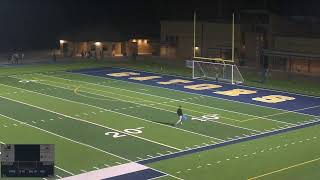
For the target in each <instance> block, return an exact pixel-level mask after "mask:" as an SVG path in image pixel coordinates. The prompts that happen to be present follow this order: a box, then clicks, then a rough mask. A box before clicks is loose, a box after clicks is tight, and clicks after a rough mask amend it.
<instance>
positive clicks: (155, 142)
mask: <svg viewBox="0 0 320 180" xmlns="http://www.w3.org/2000/svg"><path fill="white" fill-rule="evenodd" d="M4 86H7V85H4ZM8 87H11V88H16V87H12V86H8ZM18 89H20V88H18ZM26 91H28V92H32V93H36V94H40V95H43V96H48V97H52V98H56V99H60V100H63V101H68V102H73V103H78V104H82V105H87V106H91V107H95V108H99V109H103V108H100V107H96V106H92V105H88V104H85V103H80V102H75V101H70V100H67V99H63V98H58V97H55V96H50V95H46V94H41V93H37V92H34V91H29V90H26ZM0 97H2V98H4V99H7V100H10V101H15V102H18V103H21V104H24V105H28V106H31V107H35V108H38V109H42V110H45V111H48V112H51V113H54V114H58V115H60V116H64V117H67V118H71V119H74V120H78V121H82V122H86V123H88V124H93V125H96V126H99V127H103V128H105V129H111V130H113V131H117V132H119V133H120V132H121V133H123V134H126V135H128V136H132V137H135V138H138V139H142V140H145V141H149V142H152V143H154V144H158V145H162V146H165V147H168V148H171V149H175V150H178V151H180V150H181V149H179V148H176V147H173V146H170V145H166V144H163V143H160V142H157V141H153V140H150V139H147V138H143V137H140V136H136V135H133V134H130V133H126V132H122V131H120V130H117V129H113V128H110V127H107V126H103V125H101V124H97V123H94V122H90V121H86V120H83V119H80V118H76V117H71V116H68V115H65V114H61V113H59V112H55V111H51V110H49V109H45V108H42V107H38V106H34V105H32V104H29V103H25V102H21V101H18V100H14V99H11V98H7V97H3V96H0ZM104 110H106V111H109V110H107V109H104ZM110 112H113V111H110ZM118 114H122V113H118ZM122 115H125V114H122ZM126 116H129V115H126ZM130 117H134V116H130Z"/></svg>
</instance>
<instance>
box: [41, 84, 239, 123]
mask: <svg viewBox="0 0 320 180" xmlns="http://www.w3.org/2000/svg"><path fill="white" fill-rule="evenodd" d="M37 79H38V80H44V79H41V78H37ZM45 81H48V82H52V83H57V84H62V85H66V84H65V83H62V82H55V81H50V80H47V79H46V80H45ZM38 83H39V82H38ZM42 84H45V83H42ZM69 86H73V87H75V89H74V93H75V94H77V95H80V94H79V93H78V91H79V88H80V87H81V86H78V85H72V84H69ZM83 89H89V90H90V89H91V90H95V91H100V92H104V93H108V94H114V95H118V96H123V97H127V98H131V99H136V100H139V101H142V102H151V103H154V104H160V105H163V106H167V107H171V108H172V107H174V108H176V106H173V105H168V104H163V103H160V102H154V101H150V100H145V99H142V98H137V97H132V96H127V95H123V94H117V93H112V92H108V91H104V90H100V89H95V88H89V87H83ZM80 91H81V90H80ZM129 102H130V101H129ZM131 102H132V103H134V101H131ZM136 103H138V102H137V101H136ZM184 109H185V110H187V111H191V112H195V113H199V114H202V115H203V114H207V113H205V112H201V111H196V110H192V109H188V108H184ZM220 117H222V118H225V119H229V120H231V121H236V122H243V121H242V120H237V119H233V118H228V117H224V116H220Z"/></svg>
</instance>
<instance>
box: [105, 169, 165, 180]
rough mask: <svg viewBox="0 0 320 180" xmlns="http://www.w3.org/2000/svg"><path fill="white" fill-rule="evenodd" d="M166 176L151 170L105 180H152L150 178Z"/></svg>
mask: <svg viewBox="0 0 320 180" xmlns="http://www.w3.org/2000/svg"><path fill="white" fill-rule="evenodd" d="M165 175H166V174H164V173H162V172H159V171H155V170H153V169H146V170H141V171H137V172H133V173H128V174H124V175H120V176H116V177H111V178H107V179H108V180H134V179H137V180H138V179H139V180H147V179H152V178H157V177H161V176H165ZM107 179H105V180H107Z"/></svg>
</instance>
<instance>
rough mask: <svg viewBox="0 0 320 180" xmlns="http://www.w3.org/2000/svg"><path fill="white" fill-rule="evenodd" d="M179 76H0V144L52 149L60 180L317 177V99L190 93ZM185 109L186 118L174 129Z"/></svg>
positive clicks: (108, 71) (88, 72) (102, 71)
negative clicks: (109, 175) (82, 179)
mask: <svg viewBox="0 0 320 180" xmlns="http://www.w3.org/2000/svg"><path fill="white" fill-rule="evenodd" d="M135 73H136V74H135ZM170 78H172V79H170ZM177 78H178V77H172V76H168V75H159V74H153V73H145V72H137V71H133V70H129V69H117V68H97V69H84V70H80V71H50V70H49V71H48V70H41V67H39V70H38V71H37V72H32V73H20V74H10V75H3V76H1V77H0V142H1V143H2V144H5V143H8V144H14V143H17V144H28V143H30V144H41V143H43V144H55V149H56V152H55V154H56V155H55V160H56V173H55V174H56V178H57V179H59V178H64V177H68V176H74V175H79V174H83V173H88V172H90V171H96V170H104V169H108V168H110V167H114V166H119V165H126V164H130V163H133V162H134V163H136V164H140V165H143V166H145V167H147V168H149V170H150V171H148V172H143V173H145V174H141V176H143V177H144V178H145V179H151V178H156V179H161V180H162V179H163V180H167V179H209V180H212V179H217V180H229V179H230V180H238V179H239V180H254V179H272V180H276V179H279V180H280V179H281V180H294V179H297V180H298V179H299V180H301V179H320V172H319V170H318V167H319V166H320V154H319V148H320V127H319V126H318V124H319V123H320V119H319V115H320V98H319V97H312V96H303V95H299V94H290V93H286V92H278V91H271V90H264V89H255V88H252V87H245V86H233V85H228V84H226V85H225V84H215V82H212V84H213V85H215V87H214V86H213V85H212V86H210V87H211V88H210V89H205V88H208V85H206V86H203V85H202V86H192V88H187V89H185V88H186V87H185V84H187V83H188V82H183V81H181V80H178V81H177ZM179 78H180V79H184V80H185V81H191V80H190V79H188V78H183V77H179ZM159 82H162V83H159ZM204 82H205V81H199V83H202V84H203V83H204ZM190 83H191V82H190ZM156 84H157V85H156ZM207 84H209V82H207ZM193 85H194V84H193ZM219 88H222V90H218V89H219ZM234 89H238V90H237V91H232V90H234ZM239 89H242V90H239ZM243 89H245V90H243ZM198 90H200V91H199V93H197V91H198ZM201 90H204V91H201ZM209 90H210V91H211V92H215V94H214V95H212V96H211V95H208V94H207V93H208V91H209ZM222 92H228V93H222ZM234 93H235V94H234ZM259 93H260V94H259ZM212 94H213V93H212ZM275 95H276V96H277V97H276V98H274V96H275ZM264 96H268V97H269V96H272V97H269V98H262V97H264ZM278 96H281V97H280V100H279V97H278ZM289 96H290V98H283V97H289ZM259 98H260V99H259ZM261 98H262V101H270V102H262V101H261ZM253 99H257V100H260V101H256V102H254V101H253ZM270 99H272V101H271V100H270ZM179 105H181V106H182V109H183V112H184V114H186V115H187V116H188V120H187V121H185V122H184V123H183V124H182V125H177V126H175V125H174V124H175V122H177V120H178V117H177V115H176V109H177V108H178V106H179ZM212 115H214V116H217V117H219V119H206V118H205V117H209V116H212ZM192 118H193V120H192ZM195 119H198V120H195ZM199 119H200V120H202V121H200V120H199ZM131 175H132V173H131V174H130V173H128V174H127V175H126V174H125V173H124V174H122V175H121V177H119V179H120V178H129V179H131V178H130V177H139V176H133V175H132V176H131ZM115 178H116V177H115Z"/></svg>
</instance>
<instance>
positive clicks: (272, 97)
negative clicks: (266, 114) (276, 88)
mask: <svg viewBox="0 0 320 180" xmlns="http://www.w3.org/2000/svg"><path fill="white" fill-rule="evenodd" d="M294 99H295V98H294V97H289V96H281V95H269V96H263V97H257V98H252V100H254V101H260V102H265V103H279V102H284V101H292V100H294Z"/></svg>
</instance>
